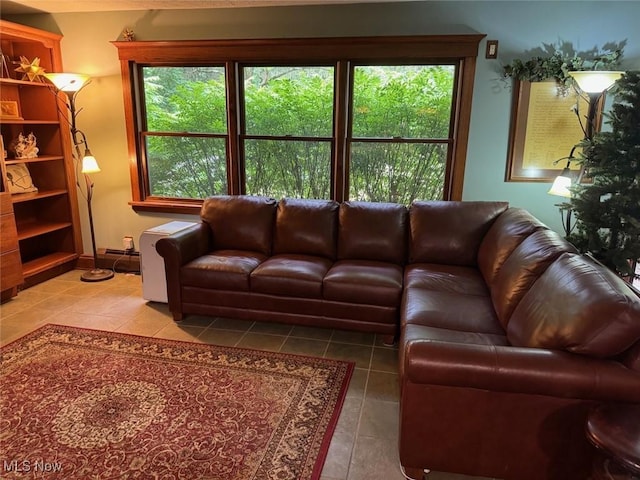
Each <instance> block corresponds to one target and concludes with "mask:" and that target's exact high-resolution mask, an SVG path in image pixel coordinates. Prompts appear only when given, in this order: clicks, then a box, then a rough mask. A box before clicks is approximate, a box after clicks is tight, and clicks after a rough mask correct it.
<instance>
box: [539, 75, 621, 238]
mask: <svg viewBox="0 0 640 480" xmlns="http://www.w3.org/2000/svg"><path fill="white" fill-rule="evenodd" d="M622 74H623V72H613V71H598V70H585V71H580V72H569V76H571V77H572V78H573V80H574V85H575V87H576V90H577V92H578V94H581V93H584V94H586V95H587V96H588V97H589V109H588V111H587V116H586V120H585V124H583V123H582V119H581V118H580V116H579V115H580V114H579V112H577V111H576V113H577V115H578V121H579V122H580V126H581V127H582V131H583V132H584V140H588V141H591V140H593V135H594V134H595V133H596V131H597V128H596V122H597V117H598V115H597V113H598V104H599V103H600V101H601V99H602V97H603V95H604V94H605V93H606V91H607V90H609V89H610V88H611V87H612V86H613V84H614V83H615V82H616V80H618V79H619V78H620V77H621V76H622ZM575 149H576V147H573V148H572V149H571V153H570V154H569V156H568V157H565V158H561V159H560V160H567V165H566V166H565V167H564V169H563V170H562V172H561V173H560V175H558V176H557V177H556V179H555V180H554V182H553V184H552V185H551V188H550V189H549V191H548V192H547V193H549V194H550V195H557V196H560V197H565V198H571V196H572V193H571V186H572V185H573V184H579V183H580V182H581V180H582V177H583V176H584V173H585V172H584V168H580V172H579V173H578V178H577V179H576V180H575V181H574V180H573V179H572V177H571V170H570V168H569V167H570V166H571V161H572V160H575V157H574V156H573V152H574V151H575ZM560 160H558V161H560ZM558 207H559V208H560V216H561V217H562V227H563V229H564V232H565V235H566V236H569V234H570V233H571V231H572V230H573V226H572V225H571V220H572V219H571V217H572V214H573V211H572V209H571V205H570V204H569V203H562V204H559V205H558Z"/></svg>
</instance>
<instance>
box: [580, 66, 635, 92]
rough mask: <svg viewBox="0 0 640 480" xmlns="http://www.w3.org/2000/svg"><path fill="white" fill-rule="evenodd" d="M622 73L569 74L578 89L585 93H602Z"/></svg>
mask: <svg viewBox="0 0 640 480" xmlns="http://www.w3.org/2000/svg"><path fill="white" fill-rule="evenodd" d="M623 73H624V72H614V71H597V70H585V71H581V72H569V75H570V76H571V77H572V78H573V79H574V80H575V82H576V83H577V84H578V88H580V90H582V91H583V92H585V93H602V92H604V91H605V90H608V89H610V88H611V87H612V86H613V84H614V83H616V80H618V79H619V78H620V77H621V76H622V74H623Z"/></svg>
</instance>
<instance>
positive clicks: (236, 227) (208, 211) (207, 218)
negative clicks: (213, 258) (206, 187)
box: [200, 195, 276, 255]
mask: <svg viewBox="0 0 640 480" xmlns="http://www.w3.org/2000/svg"><path fill="white" fill-rule="evenodd" d="M275 213H276V201H275V200H274V199H273V198H267V197H257V196H255V197H254V196H248V195H247V196H245V195H220V196H214V197H209V198H206V199H205V200H204V202H203V204H202V209H201V210H200V218H201V219H202V221H203V222H205V223H207V224H208V225H209V226H210V227H211V232H212V234H213V245H212V246H213V249H214V250H248V251H252V252H260V253H263V254H265V255H270V254H271V239H272V237H273V223H274V218H275Z"/></svg>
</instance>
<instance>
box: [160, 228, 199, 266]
mask: <svg viewBox="0 0 640 480" xmlns="http://www.w3.org/2000/svg"><path fill="white" fill-rule="evenodd" d="M210 239H211V229H210V228H209V226H208V225H207V224H206V223H197V224H195V225H192V226H190V227H187V228H185V229H183V230H179V231H177V232H176V233H173V234H171V235H167V236H166V237H163V238H161V239H160V240H158V241H157V242H156V250H157V251H158V253H159V254H160V256H161V257H163V258H164V260H165V264H166V263H167V262H169V263H170V264H171V266H172V267H174V266H178V267H180V266H182V265H184V264H185V263H188V262H190V261H191V260H193V259H195V258H198V257H200V256H202V255H204V254H205V253H207V252H208V251H209V248H210V247H209V244H210ZM166 266H167V267H169V266H170V265H169V264H167V265H166Z"/></svg>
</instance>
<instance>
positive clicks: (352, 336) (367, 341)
mask: <svg viewBox="0 0 640 480" xmlns="http://www.w3.org/2000/svg"><path fill="white" fill-rule="evenodd" d="M375 339H376V336H375V334H373V333H364V332H351V331H347V330H334V332H333V336H332V337H331V341H332V342H336V343H353V344H356V345H366V346H371V345H373V343H374V342H375Z"/></svg>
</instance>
